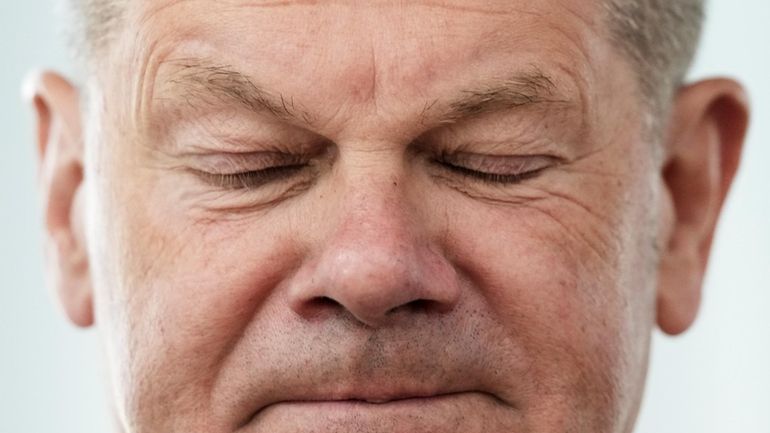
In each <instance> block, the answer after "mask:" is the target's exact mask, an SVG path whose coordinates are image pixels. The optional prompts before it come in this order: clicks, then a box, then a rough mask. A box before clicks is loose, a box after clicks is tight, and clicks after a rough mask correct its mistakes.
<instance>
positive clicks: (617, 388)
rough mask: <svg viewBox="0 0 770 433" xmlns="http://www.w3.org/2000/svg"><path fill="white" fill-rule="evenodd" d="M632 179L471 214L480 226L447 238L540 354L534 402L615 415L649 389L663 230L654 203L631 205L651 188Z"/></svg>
mask: <svg viewBox="0 0 770 433" xmlns="http://www.w3.org/2000/svg"><path fill="white" fill-rule="evenodd" d="M637 175H638V173H637ZM637 178H641V179H644V177H643V176H641V175H639V176H637ZM628 179H631V177H629V178H628ZM628 179H623V178H618V179H616V181H613V182H602V183H598V182H594V181H593V179H589V180H585V181H583V182H581V181H580V180H578V181H573V182H570V183H565V184H564V185H566V186H564V187H563V188H561V189H560V190H558V188H557V187H553V188H550V189H549V190H542V191H540V192H539V195H540V197H542V198H541V199H538V200H532V201H530V202H524V203H522V204H520V205H517V206H516V207H505V208H495V207H479V206H475V207H470V206H468V207H466V208H465V209H464V221H471V223H465V224H462V225H457V226H454V227H452V228H451V229H450V230H448V232H449V233H452V242H451V245H452V247H451V250H452V256H453V257H454V258H455V259H454V260H455V262H456V266H457V267H458V268H460V269H462V272H463V274H464V276H465V277H466V278H467V280H468V284H469V285H470V286H471V287H473V289H472V290H479V291H481V292H482V293H483V296H484V297H485V298H486V299H487V302H488V305H490V307H491V308H492V309H493V310H494V314H495V315H496V317H497V318H498V319H499V321H500V322H501V324H502V326H504V327H505V328H506V330H507V332H508V333H509V335H510V337H511V339H512V340H514V341H516V342H517V344H520V345H521V346H522V347H523V348H524V350H523V352H524V353H528V354H530V355H531V358H530V361H531V365H532V369H531V371H528V372H527V373H528V374H529V377H532V378H533V379H534V381H535V382H536V383H537V384H538V386H539V387H541V388H542V389H540V391H538V392H536V393H535V394H537V393H542V392H546V393H551V394H552V395H557V394H558V395H562V397H563V399H564V402H565V403H564V404H568V405H569V404H576V402H585V403H586V404H588V405H596V406H602V405H603V406H604V407H606V408H610V407H612V406H614V405H618V406H619V407H623V406H624V405H625V404H624V403H621V401H622V399H623V398H625V397H623V395H624V394H625V393H624V391H623V390H624V389H626V387H636V386H640V384H639V382H640V377H642V376H643V368H639V367H640V366H642V367H643V365H644V364H645V362H646V361H645V359H646V347H647V341H648V336H649V331H650V328H651V323H652V317H651V315H650V312H651V311H652V309H651V305H652V302H651V299H652V294H653V293H654V292H653V290H652V288H653V286H652V283H653V282H654V278H653V275H652V274H651V273H650V272H649V269H651V267H652V266H651V264H652V262H654V259H653V258H652V257H651V256H650V255H649V254H648V253H647V252H648V250H651V245H648V243H650V242H648V241H649V239H648V238H649V237H650V233H649V232H651V231H654V228H650V230H648V229H647V227H646V226H645V225H644V224H643V223H647V222H648V221H649V220H648V219H647V218H646V217H644V215H646V214H647V213H649V212H647V211H645V210H644V208H645V206H648V205H649V203H641V202H640V201H639V200H630V199H629V197H636V198H640V197H648V196H649V189H648V187H647V184H646V183H645V182H644V181H637V183H633V184H632V183H629V182H628V181H627V180H628ZM453 206H454V207H455V208H458V209H462V206H456V205H453ZM469 215H472V216H470V217H469ZM458 218H459V216H458ZM545 400H547V399H538V398H533V400H532V401H545ZM619 410H620V409H619ZM605 412H606V411H605ZM595 413H602V411H595Z"/></svg>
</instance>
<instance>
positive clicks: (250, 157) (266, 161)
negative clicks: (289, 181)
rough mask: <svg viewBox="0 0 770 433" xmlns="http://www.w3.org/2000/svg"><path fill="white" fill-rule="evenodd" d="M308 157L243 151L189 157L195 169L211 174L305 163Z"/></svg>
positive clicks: (247, 171) (233, 173) (256, 170)
mask: <svg viewBox="0 0 770 433" xmlns="http://www.w3.org/2000/svg"><path fill="white" fill-rule="evenodd" d="M308 159H309V158H308V157H307V156H305V155H301V154H289V153H282V152H244V153H234V152H229V153H216V154H210V155H197V156H195V157H194V158H192V159H191V165H192V166H193V167H194V170H195V171H199V172H202V173H208V174H212V175H238V174H243V173H249V172H258V171H261V170H270V169H274V168H280V167H287V166H296V165H301V164H305V163H307V161H308Z"/></svg>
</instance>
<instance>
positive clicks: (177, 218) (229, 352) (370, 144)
mask: <svg viewBox="0 0 770 433" xmlns="http://www.w3.org/2000/svg"><path fill="white" fill-rule="evenodd" d="M126 19H127V20H128V24H127V26H126V31H125V32H123V33H122V34H120V35H119V36H118V37H117V39H116V42H115V45H114V49H113V50H112V51H111V53H110V54H109V57H108V58H107V59H106V60H105V61H104V67H103V68H101V73H100V75H99V80H100V84H99V86H98V88H99V89H100V92H98V93H97V94H96V97H95V100H96V103H95V104H96V107H98V111H101V112H102V115H101V118H98V119H97V118H92V119H91V122H95V123H97V124H98V125H99V126H98V128H93V130H94V131H96V132H95V134H93V135H92V139H91V140H90V142H89V147H88V148H87V152H88V158H87V163H86V185H87V192H86V194H87V196H86V197H87V202H88V203H89V205H88V206H89V207H88V210H87V212H86V221H87V224H88V225H87V227H88V233H87V238H88V239H89V245H90V247H89V248H90V267H91V270H90V273H91V275H92V279H93V287H94V290H95V314H96V322H97V323H99V326H100V329H101V332H102V335H103V337H104V340H105V344H106V351H107V354H108V358H109V362H110V367H111V377H112V379H113V382H114V383H113V385H114V388H115V392H116V396H117V408H118V413H119V416H120V419H121V422H122V423H123V424H124V425H125V426H126V427H127V429H128V430H129V431H131V432H133V433H158V432H164V433H165V432H190V433H192V432H201V433H203V432H205V433H220V432H221V433H224V432H235V431H238V432H244V433H245V432H250V433H251V432H255V433H256V432H268V433H282V432H404V433H407V432H463V433H470V432H485V433H493V432H594V433H596V432H623V431H628V430H630V426H631V424H632V423H633V419H634V417H635V415H636V410H637V407H638V403H639V398H640V394H641V390H642V384H643V380H644V370H645V365H646V357H647V347H648V338H649V332H650V329H651V326H652V324H653V322H654V315H655V312H654V304H655V302H654V301H655V278H656V275H655V274H656V272H655V269H656V266H657V255H656V253H655V249H656V245H658V244H659V243H660V242H659V235H658V228H657V227H658V225H657V223H656V221H657V220H658V219H659V217H660V216H659V209H660V206H659V204H660V203H659V202H660V200H661V199H660V198H659V196H660V189H661V187H660V180H659V179H658V178H657V177H655V176H656V175H655V173H656V164H657V162H656V159H655V157H654V155H655V151H654V145H653V144H652V143H649V142H647V141H645V140H644V137H645V136H646V135H645V134H644V131H643V130H642V129H643V128H642V120H641V119H642V118H643V116H642V115H641V103H640V101H639V97H638V96H637V94H636V90H635V89H636V83H635V81H634V80H635V78H634V76H633V75H632V73H631V69H630V68H629V66H628V64H627V63H626V62H625V61H624V60H623V57H622V56H621V54H619V52H618V51H617V50H616V49H615V48H614V47H613V46H611V43H610V42H609V38H608V36H607V34H606V33H605V32H606V30H605V29H606V26H605V24H604V22H603V15H602V8H601V4H600V2H599V1H577V2H576V1H574V0H569V1H567V0H543V1H538V2H531V1H523V0H522V1H518V0H516V1H512V0H507V1H499V2H487V1H483V2H482V1H478V2H468V1H463V2H454V3H445V2H436V1H419V2H406V3H404V2H384V1H383V2H347V1H338V2H311V1H306V2H270V3H267V2H263V1H252V0H247V1H239V2H236V1H185V2H179V1H152V2H151V1H141V2H138V1H137V2H131V4H130V6H129V9H128V11H127V18H126ZM95 111H96V110H95ZM92 125H93V124H92Z"/></svg>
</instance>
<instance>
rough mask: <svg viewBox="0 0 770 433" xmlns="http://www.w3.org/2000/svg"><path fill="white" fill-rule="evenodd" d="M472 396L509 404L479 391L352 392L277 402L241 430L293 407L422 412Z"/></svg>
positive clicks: (349, 410) (339, 411)
mask: <svg viewBox="0 0 770 433" xmlns="http://www.w3.org/2000/svg"><path fill="white" fill-rule="evenodd" d="M471 396H474V397H476V398H483V399H485V400H489V401H492V402H494V403H495V404H505V402H503V400H501V399H500V398H499V397H497V396H496V395H494V394H491V393H489V392H485V391H477V390H468V391H452V392H437V393H420V392H416V393H394V392H382V393H377V392H371V393H350V394H341V395H337V396H335V395H330V396H326V397H324V396H317V397H309V398H299V399H291V400H281V401H276V402H273V403H270V404H267V405H265V406H262V407H260V408H259V409H258V410H257V411H255V412H254V413H253V414H252V415H251V416H250V417H249V418H248V419H247V420H245V422H243V423H242V424H241V427H243V426H246V425H248V424H250V423H252V422H254V421H255V420H256V419H258V418H259V417H260V416H262V415H263V414H265V413H266V412H269V411H271V410H275V409H277V408H284V409H286V408H291V409H296V410H300V411H305V412H307V411H313V410H318V411H321V412H323V413H325V414H329V413H337V414H344V413H351V412H361V411H376V410H409V409H421V408H425V407H427V406H430V405H432V404H435V405H438V404H442V403H447V402H450V401H451V400H455V399H462V398H464V397H471Z"/></svg>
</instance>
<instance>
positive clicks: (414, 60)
mask: <svg viewBox="0 0 770 433" xmlns="http://www.w3.org/2000/svg"><path fill="white" fill-rule="evenodd" d="M127 12H128V13H127V17H128V25H127V26H125V28H126V29H127V33H126V34H124V37H123V44H122V47H123V48H124V49H123V50H122V52H121V50H116V55H118V56H119V57H117V58H115V63H116V64H123V65H125V66H126V67H128V68H134V69H139V68H141V69H142V71H141V72H140V71H139V70H136V71H135V72H136V73H135V74H132V75H131V76H139V77H142V79H146V80H145V82H141V83H135V85H136V86H137V87H139V89H133V90H134V94H136V95H139V97H140V98H141V95H142V91H143V90H144V91H145V92H149V91H148V90H147V88H148V87H149V88H153V89H154V88H155V87H156V86H158V85H162V81H163V80H164V76H167V75H168V74H171V73H172V72H173V71H172V70H171V68H172V67H173V66H174V65H175V64H176V65H178V64H179V60H180V59H181V60H190V59H200V60H202V62H203V63H204V64H209V65H214V66H223V65H226V66H227V67H228V69H232V70H237V71H240V72H243V73H244V74H245V75H246V76H247V77H249V78H251V79H254V80H255V81H256V82H258V83H259V85H260V86H262V87H265V88H267V89H270V90H273V91H275V92H276V93H280V94H281V95H290V97H291V98H294V97H295V96H296V97H298V98H299V97H301V98H302V100H301V103H302V105H303V106H304V107H305V108H307V109H308V111H309V112H323V113H327V114H328V117H329V118H328V119H326V120H329V121H332V120H333V119H332V118H333V117H334V116H338V117H349V115H350V114H351V113H349V112H347V111H349V110H353V111H354V112H355V113H356V114H358V115H361V114H362V113H366V114H367V115H368V116H369V117H375V116H374V114H380V115H383V114H384V115H387V114H395V113H402V112H404V111H405V110H406V111H410V112H411V113H410V114H417V113H416V112H417V111H420V110H424V109H425V107H426V104H430V103H431V101H433V100H434V99H435V97H436V96H437V95H444V94H447V93H451V92H452V91H457V90H458V89H459V88H461V87H462V86H472V85H473V83H477V82H490V81H494V80H498V81H499V80H504V79H506V78H508V77H509V76H511V74H515V73H516V72H517V71H532V70H537V71H542V72H543V74H545V75H546V76H547V77H548V78H549V79H550V80H552V81H553V82H554V84H555V88H556V89H558V90H559V92H560V93H561V94H562V95H564V96H565V97H567V98H569V99H574V100H576V101H577V100H579V99H581V98H584V97H585V96H586V95H585V93H586V89H588V88H590V87H591V86H592V84H593V83H594V82H599V81H601V78H600V77H598V76H597V71H598V72H601V69H600V68H598V67H597V66H598V65H602V64H603V63H605V57H606V55H607V51H608V50H607V49H606V48H607V47H606V46H605V45H608V44H605V43H603V41H604V40H605V39H606V38H603V37H602V32H603V26H602V25H600V19H599V18H600V8H599V7H598V2H596V1H591V0H571V1H561V0H541V1H516V0H506V1H462V2H460V1H454V2H452V1H415V2H400V1H399V2H396V1H370V2H360V1H323V2H316V1H256V0H246V1H227V0H186V1H185V0H182V1H179V0H177V1H171V0H168V1H165V0H164V1H158V0H152V1H150V0H147V1H137V2H131V3H130V4H129V6H128V11H127ZM137 35H138V37H137ZM118 53H119V54H118ZM117 75H120V74H117ZM123 76H125V75H124V74H123ZM153 80H158V81H160V83H158V82H154V81H153ZM581 93H582V94H581ZM417 101H419V103H417ZM334 110H338V111H337V112H334ZM329 113H331V114H329Z"/></svg>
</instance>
